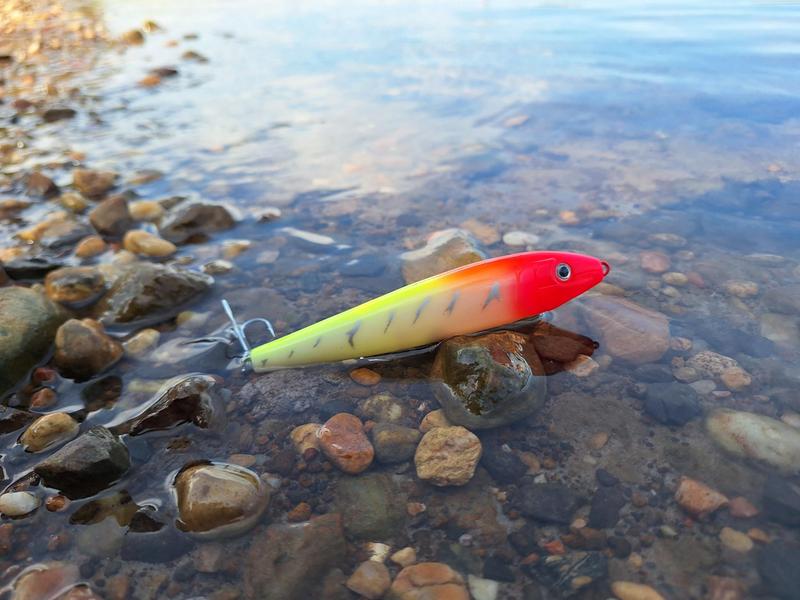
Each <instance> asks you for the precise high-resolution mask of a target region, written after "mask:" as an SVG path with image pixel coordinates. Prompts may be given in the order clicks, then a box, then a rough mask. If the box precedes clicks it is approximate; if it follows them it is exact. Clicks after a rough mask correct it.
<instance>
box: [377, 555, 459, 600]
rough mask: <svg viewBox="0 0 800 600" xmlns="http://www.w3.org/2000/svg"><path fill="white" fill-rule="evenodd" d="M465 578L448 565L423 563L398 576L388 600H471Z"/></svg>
mask: <svg viewBox="0 0 800 600" xmlns="http://www.w3.org/2000/svg"><path fill="white" fill-rule="evenodd" d="M469 597H470V596H469V592H468V591H467V587H466V585H465V584H464V578H463V577H462V576H461V574H460V573H458V572H457V571H454V570H453V569H452V568H450V567H449V566H448V565H446V564H444V563H437V562H423V563H419V564H416V565H411V566H410V567H405V568H404V569H403V570H402V571H400V572H399V573H398V574H397V577H395V580H394V581H393V582H392V586H391V588H390V589H389V593H388V594H387V596H386V598H387V599H388V600H423V599H425V600H428V599H430V600H469Z"/></svg>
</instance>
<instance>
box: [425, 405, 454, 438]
mask: <svg viewBox="0 0 800 600" xmlns="http://www.w3.org/2000/svg"><path fill="white" fill-rule="evenodd" d="M451 425H452V423H451V422H450V421H448V420H447V415H445V414H444V411H443V410H442V409H441V408H437V409H436V410H432V411H431V412H429V413H428V414H426V415H425V416H424V417H422V421H420V423H419V430H420V431H421V432H422V433H425V432H427V431H430V430H431V429H433V428H434V427H450V426H451Z"/></svg>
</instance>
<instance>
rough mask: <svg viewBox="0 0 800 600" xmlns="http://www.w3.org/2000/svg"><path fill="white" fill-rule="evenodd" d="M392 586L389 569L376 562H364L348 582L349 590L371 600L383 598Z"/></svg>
mask: <svg viewBox="0 0 800 600" xmlns="http://www.w3.org/2000/svg"><path fill="white" fill-rule="evenodd" d="M391 584H392V577H391V575H389V569H387V568H386V565H384V564H383V563H379V562H376V561H374V560H367V561H364V562H362V563H361V564H360V565H358V568H356V570H355V571H354V572H353V574H352V575H351V576H350V578H349V579H348V580H347V587H348V589H350V590H352V591H353V592H355V593H356V594H358V595H359V596H364V597H365V598H369V600H378V598H382V597H383V595H384V594H385V593H386V590H388V589H389V586H390V585H391Z"/></svg>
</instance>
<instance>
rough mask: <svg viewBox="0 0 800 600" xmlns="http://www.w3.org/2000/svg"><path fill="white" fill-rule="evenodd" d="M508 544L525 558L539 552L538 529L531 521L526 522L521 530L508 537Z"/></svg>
mask: <svg viewBox="0 0 800 600" xmlns="http://www.w3.org/2000/svg"><path fill="white" fill-rule="evenodd" d="M508 543H509V544H511V547H512V548H514V550H516V551H517V553H519V555H520V556H522V557H523V558H524V557H526V556H528V555H529V554H531V553H532V552H537V551H538V550H539V544H538V535H537V532H536V527H534V526H533V524H532V523H530V522H529V521H525V524H524V525H523V526H522V527H521V528H520V529H517V530H516V531H512V532H511V533H510V534H509V535H508Z"/></svg>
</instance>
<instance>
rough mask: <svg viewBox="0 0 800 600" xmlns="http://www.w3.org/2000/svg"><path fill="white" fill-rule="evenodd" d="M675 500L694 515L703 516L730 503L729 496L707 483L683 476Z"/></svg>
mask: <svg viewBox="0 0 800 600" xmlns="http://www.w3.org/2000/svg"><path fill="white" fill-rule="evenodd" d="M675 501H676V502H677V503H678V504H679V505H680V506H681V508H682V509H683V510H685V511H686V512H688V513H689V514H690V515H692V516H694V517H699V518H702V517H704V516H706V515H709V514H711V513H713V512H714V511H715V510H717V509H718V508H720V507H722V506H725V505H726V504H727V503H728V498H726V497H725V496H724V495H722V494H720V493H719V492H718V491H716V490H714V489H712V488H710V487H708V486H707V485H706V484H704V483H701V482H699V481H696V480H694V479H690V478H689V477H681V480H680V484H679V485H678V489H677V491H676V492H675Z"/></svg>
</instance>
